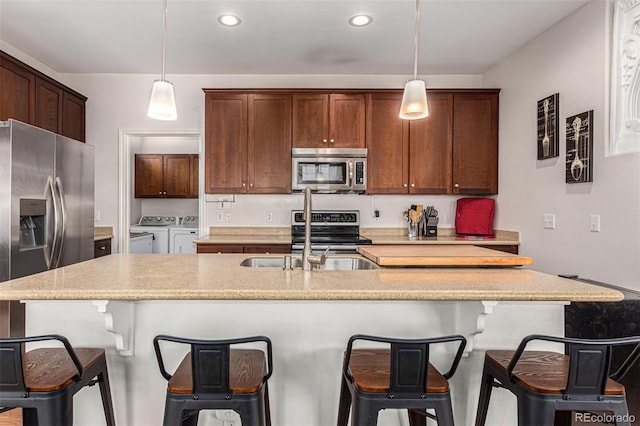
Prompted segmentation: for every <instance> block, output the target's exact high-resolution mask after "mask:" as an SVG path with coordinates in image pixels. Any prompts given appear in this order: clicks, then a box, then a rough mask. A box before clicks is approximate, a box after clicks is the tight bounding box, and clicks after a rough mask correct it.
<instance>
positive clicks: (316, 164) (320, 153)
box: [291, 148, 367, 193]
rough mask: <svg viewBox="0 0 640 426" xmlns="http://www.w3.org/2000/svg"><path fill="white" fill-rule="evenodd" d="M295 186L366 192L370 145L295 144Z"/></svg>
mask: <svg viewBox="0 0 640 426" xmlns="http://www.w3.org/2000/svg"><path fill="white" fill-rule="evenodd" d="M291 161H292V164H291V171H292V173H291V189H292V190H293V191H303V190H304V189H305V188H306V187H307V186H308V187H310V188H311V190H312V191H315V192H324V193H334V192H352V193H359V192H364V191H365V190H366V189H367V149H366V148H294V149H293V150H292V151H291Z"/></svg>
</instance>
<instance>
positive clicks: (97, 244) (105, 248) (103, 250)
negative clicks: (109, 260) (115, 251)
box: [93, 238, 111, 258]
mask: <svg viewBox="0 0 640 426" xmlns="http://www.w3.org/2000/svg"><path fill="white" fill-rule="evenodd" d="M109 254H111V239H110V238H107V239H104V240H96V241H94V243H93V257H94V258H97V257H102V256H107V255H109Z"/></svg>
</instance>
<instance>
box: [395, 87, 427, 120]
mask: <svg viewBox="0 0 640 426" xmlns="http://www.w3.org/2000/svg"><path fill="white" fill-rule="evenodd" d="M428 115H429V105H428V104H427V88H426V86H425V84H424V81H423V80H410V81H407V83H406V84H405V85H404V93H403V94H402V105H401V106H400V118H402V119H403V120H417V119H420V118H425V117H427V116H428Z"/></svg>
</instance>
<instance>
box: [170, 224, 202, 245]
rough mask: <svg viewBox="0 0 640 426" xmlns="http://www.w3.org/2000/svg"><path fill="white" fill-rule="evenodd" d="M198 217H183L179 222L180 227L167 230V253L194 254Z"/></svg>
mask: <svg viewBox="0 0 640 426" xmlns="http://www.w3.org/2000/svg"><path fill="white" fill-rule="evenodd" d="M199 229H200V228H199V221H198V216H185V217H183V218H182V219H181V220H180V225H177V226H172V227H171V228H170V229H169V253H174V254H189V253H195V252H196V243H194V242H193V240H195V239H197V238H198V232H199Z"/></svg>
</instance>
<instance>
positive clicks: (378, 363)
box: [338, 334, 466, 426]
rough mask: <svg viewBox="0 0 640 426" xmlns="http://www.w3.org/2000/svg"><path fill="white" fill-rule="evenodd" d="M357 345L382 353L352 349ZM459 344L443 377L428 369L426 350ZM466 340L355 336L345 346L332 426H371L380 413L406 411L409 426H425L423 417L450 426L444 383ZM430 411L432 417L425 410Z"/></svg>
mask: <svg viewBox="0 0 640 426" xmlns="http://www.w3.org/2000/svg"><path fill="white" fill-rule="evenodd" d="M357 340H364V341H370V342H381V343H387V344H388V345H389V348H387V349H377V348H376V349H373V348H372V349H364V348H363V349H353V343H354V342H355V341H357ZM445 342H460V343H459V344H458V349H457V352H456V355H455V358H454V360H453V362H452V364H451V368H450V369H449V371H448V372H447V373H445V374H440V372H439V371H438V370H437V369H436V368H435V367H434V366H433V365H431V364H430V363H429V349H430V347H431V345H433V344H438V343H445ZM465 345H466V339H465V338H464V337H463V336H459V335H455V336H445V337H436V338H431V339H396V338H390V337H379V336H368V335H361V334H357V335H354V336H351V338H350V339H349V343H348V344H347V350H346V352H345V355H344V364H343V367H342V384H341V389H340V405H339V409H338V426H347V422H348V419H349V411H350V409H351V406H353V413H352V414H351V425H352V426H374V425H376V423H377V421H378V412H379V411H380V410H382V409H387V408H395V409H407V410H408V414H409V422H410V424H411V425H412V426H417V425H426V422H427V417H429V418H432V419H435V420H437V422H438V425H440V426H453V424H454V422H453V410H452V407H451V394H450V392H449V382H448V381H447V380H448V379H449V378H451V377H452V376H453V374H454V373H455V371H456V368H457V367H458V363H459V362H460V358H461V357H462V353H463V351H464V347H465ZM428 409H434V410H435V415H432V414H430V413H428V412H427V411H426V410H428Z"/></svg>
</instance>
